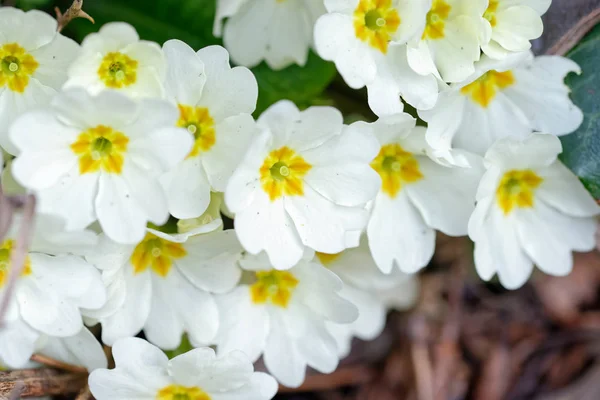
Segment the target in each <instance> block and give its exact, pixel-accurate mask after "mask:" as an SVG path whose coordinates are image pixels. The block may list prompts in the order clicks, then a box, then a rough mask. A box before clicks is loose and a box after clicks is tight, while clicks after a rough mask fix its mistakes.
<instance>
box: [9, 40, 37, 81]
mask: <svg viewBox="0 0 600 400" xmlns="http://www.w3.org/2000/svg"><path fill="white" fill-rule="evenodd" d="M39 66H40V65H39V64H38V62H37V61H36V60H35V58H33V56H32V55H31V54H29V53H27V52H26V51H25V49H24V48H22V47H21V46H19V45H18V44H17V43H8V44H5V45H3V46H2V47H0V87H3V86H5V85H6V86H8V89H10V90H12V91H13V92H17V93H23V92H24V91H25V88H26V87H27V85H28V84H29V77H30V76H31V75H33V73H34V72H35V70H37V69H38V67H39Z"/></svg>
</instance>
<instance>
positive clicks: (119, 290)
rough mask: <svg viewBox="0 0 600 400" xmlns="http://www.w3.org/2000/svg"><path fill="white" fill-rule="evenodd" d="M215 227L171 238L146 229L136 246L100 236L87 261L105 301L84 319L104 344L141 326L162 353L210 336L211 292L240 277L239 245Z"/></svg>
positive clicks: (214, 322)
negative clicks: (95, 326) (97, 327)
mask: <svg viewBox="0 0 600 400" xmlns="http://www.w3.org/2000/svg"><path fill="white" fill-rule="evenodd" d="M220 225H221V221H220V220H216V221H214V222H213V223H210V224H208V225H204V226H201V227H199V228H197V229H195V230H193V231H190V232H188V233H185V234H177V235H169V234H166V233H162V232H159V231H156V230H153V229H148V230H147V233H146V237H145V238H144V239H143V240H142V241H140V243H138V244H137V245H135V246H126V245H119V244H117V243H114V242H112V241H110V240H109V239H108V238H107V237H105V236H101V239H100V244H99V246H98V248H97V250H96V251H95V252H94V253H92V254H89V255H88V256H87V257H86V258H87V260H88V261H90V262H91V263H93V264H94V265H96V266H97V267H98V268H99V269H101V270H102V276H103V278H104V282H105V284H106V286H107V290H108V296H109V297H108V301H107V303H106V306H105V307H104V308H103V309H101V310H98V311H96V312H86V313H85V315H86V316H87V317H89V318H92V319H94V320H97V321H99V322H100V323H101V324H102V340H103V342H104V343H107V344H109V345H111V344H113V343H115V341H116V340H118V339H121V338H125V337H130V336H135V335H136V334H137V333H138V332H140V331H141V330H142V329H143V330H144V332H145V334H146V338H147V339H148V340H149V341H150V342H152V343H154V344H156V345H157V346H159V347H161V348H163V349H175V348H177V346H179V344H180V342H181V336H182V334H183V333H184V332H187V333H188V335H189V336H190V338H191V339H192V340H193V341H194V342H200V343H208V342H209V341H210V340H212V339H213V337H214V336H215V334H216V333H217V329H218V314H217V307H216V304H215V302H214V300H213V298H212V295H211V294H210V292H214V293H224V292H227V291H229V290H231V289H232V288H233V287H234V286H235V285H236V284H237V282H238V280H239V278H240V275H241V271H240V269H239V267H238V266H237V260H238V258H239V257H240V254H241V247H240V245H239V243H238V242H237V240H236V238H235V234H234V233H233V231H220V230H216V229H217V228H219V227H220ZM200 233H205V234H202V235H199V234H200ZM192 235H196V236H192Z"/></svg>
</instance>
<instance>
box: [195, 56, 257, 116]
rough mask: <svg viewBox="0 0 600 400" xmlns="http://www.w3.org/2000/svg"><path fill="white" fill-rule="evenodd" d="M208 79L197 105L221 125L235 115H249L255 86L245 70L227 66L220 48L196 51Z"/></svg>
mask: <svg viewBox="0 0 600 400" xmlns="http://www.w3.org/2000/svg"><path fill="white" fill-rule="evenodd" d="M197 54H198V57H199V58H200V59H201V60H202V61H203V62H204V68H205V73H206V76H207V81H206V84H205V85H204V91H203V92H202V97H201V99H200V101H199V103H198V105H199V106H204V107H207V108H208V109H209V110H210V115H211V116H212V117H213V118H215V120H216V121H218V122H220V121H222V120H224V119H225V118H227V117H231V116H234V115H238V114H242V113H243V114H251V113H253V112H254V109H255V108H256V100H257V98H258V84H257V83H256V78H255V77H254V75H253V74H252V72H250V70H249V69H248V68H244V67H235V68H231V67H230V65H229V54H228V53H227V50H225V49H224V48H223V47H221V46H207V47H204V48H203V49H201V50H200V51H198V53H197Z"/></svg>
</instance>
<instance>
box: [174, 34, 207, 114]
mask: <svg viewBox="0 0 600 400" xmlns="http://www.w3.org/2000/svg"><path fill="white" fill-rule="evenodd" d="M163 51H164V53H165V57H166V60H167V77H166V79H165V93H166V95H167V98H169V99H173V100H174V101H175V102H176V103H178V104H186V105H195V104H196V103H197V102H198V101H199V100H200V97H201V96H202V89H203V88H204V84H205V82H206V74H205V73H204V63H203V62H202V60H201V59H200V57H198V56H197V55H196V52H195V51H194V50H193V49H192V48H191V47H190V46H188V45H187V44H186V43H184V42H182V41H181V40H177V39H171V40H168V41H166V42H165V44H163Z"/></svg>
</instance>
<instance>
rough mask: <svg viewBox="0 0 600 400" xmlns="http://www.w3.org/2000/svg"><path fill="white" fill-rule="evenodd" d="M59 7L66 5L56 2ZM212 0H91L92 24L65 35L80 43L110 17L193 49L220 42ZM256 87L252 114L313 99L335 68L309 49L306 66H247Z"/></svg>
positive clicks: (157, 39)
mask: <svg viewBox="0 0 600 400" xmlns="http://www.w3.org/2000/svg"><path fill="white" fill-rule="evenodd" d="M60 3H61V6H62V9H66V8H67V7H68V5H69V2H68V1H61V2H60ZM215 3H216V1H215V0H181V1H177V2H174V1H169V0H155V1H147V0H90V1H86V2H85V3H84V9H85V11H87V13H88V14H90V15H91V16H92V17H94V19H95V20H96V25H92V24H90V23H89V22H88V21H85V20H75V21H73V22H71V24H70V25H69V26H68V27H67V29H66V34H68V35H69V36H71V37H72V38H74V39H76V40H78V41H81V40H82V39H83V38H84V37H85V35H87V34H89V33H91V32H95V31H97V30H98V29H99V28H100V26H102V24H104V23H106V22H110V21H125V22H128V23H130V24H131V25H133V26H134V27H135V28H136V29H137V31H138V33H139V34H140V36H141V37H142V38H143V39H146V40H152V41H155V42H158V43H160V44H162V43H164V42H165V41H166V40H168V39H174V38H175V39H180V40H183V41H184V42H186V43H187V44H189V45H190V46H191V47H193V48H195V49H199V48H201V47H204V46H208V45H211V44H221V41H220V39H217V38H215V37H213V35H212V28H213V20H214V15H215ZM252 71H253V72H254V74H255V76H256V79H257V81H258V87H259V98H258V107H257V110H256V113H255V114H256V115H258V114H260V113H261V112H262V111H264V110H265V109H266V108H267V107H268V106H270V105H271V104H273V103H274V102H276V101H278V100H281V99H290V100H292V101H294V102H295V103H296V104H298V106H299V107H306V106H309V105H311V104H312V101H313V100H314V99H315V98H316V97H318V96H319V95H320V94H321V93H322V92H323V91H324V90H325V88H326V87H327V86H328V85H329V83H330V82H331V80H332V79H333V77H334V76H335V66H334V65H333V64H331V63H328V62H325V61H323V60H321V59H320V58H319V57H317V56H316V55H315V54H313V53H311V54H310V56H309V58H308V62H307V65H306V66H305V67H299V66H297V65H293V66H290V67H288V68H286V69H284V70H282V71H273V70H271V69H269V67H267V65H266V64H264V63H263V64H261V65H259V66H257V67H255V68H253V69H252Z"/></svg>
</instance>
